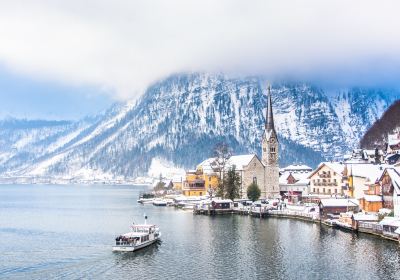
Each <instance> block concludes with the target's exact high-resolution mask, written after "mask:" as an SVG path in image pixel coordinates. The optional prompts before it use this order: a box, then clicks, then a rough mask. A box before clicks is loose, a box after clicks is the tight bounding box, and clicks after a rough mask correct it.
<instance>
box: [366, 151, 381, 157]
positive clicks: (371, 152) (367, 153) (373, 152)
mask: <svg viewBox="0 0 400 280" xmlns="http://www.w3.org/2000/svg"><path fill="white" fill-rule="evenodd" d="M363 152H364V155H366V156H369V157H371V156H375V150H364V151H363ZM378 155H380V156H382V155H383V151H382V150H378Z"/></svg>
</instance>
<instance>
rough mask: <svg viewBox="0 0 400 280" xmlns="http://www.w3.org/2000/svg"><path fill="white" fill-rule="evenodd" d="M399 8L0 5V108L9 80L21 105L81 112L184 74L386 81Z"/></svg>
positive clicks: (153, 2) (74, 1)
mask: <svg viewBox="0 0 400 280" xmlns="http://www.w3.org/2000/svg"><path fill="white" fill-rule="evenodd" d="M399 12H400V1H398V0H396V1H385V0H381V1H369V0H360V1H358V0H351V1H348V0H346V1H345V0H343V1H341V0H335V1H329V0H324V1H321V0H308V1H307V0H279V1H267V0H260V1H251V0H247V1H244V0H243V1H235V0H201V1H200V0H199V1H190V0H168V1H165V0H143V1H133V0H112V1H102V0H86V1H84V0H68V1H57V0H48V1H44V0H32V1H29V0H24V1H18V0H12V1H3V0H0V75H2V77H3V78H2V79H3V84H7V85H8V87H7V90H5V89H4V87H2V85H1V83H0V99H3V102H1V101H2V100H0V110H2V112H3V115H4V113H5V112H6V111H7V108H6V107H4V105H1V103H5V102H4V100H8V101H9V103H8V104H11V103H12V102H14V103H15V104H17V103H18V100H17V99H16V98H15V97H13V95H14V94H13V92H14V88H13V86H12V81H13V80H15V81H16V83H18V84H21V83H25V82H26V83H27V84H29V86H30V87H31V88H32V92H30V91H29V88H27V89H26V91H25V90H24V96H25V97H26V98H27V100H28V99H29V98H36V99H37V100H40V98H42V100H43V102H44V103H45V102H46V100H47V99H46V98H44V99H43V95H42V96H41V95H40V94H39V93H38V92H40V90H35V89H43V88H45V91H46V92H47V93H48V94H54V96H55V97H54V100H55V102H54V104H57V100H60V101H62V100H63V98H64V97H65V98H66V100H70V101H71V100H74V101H73V102H77V103H80V104H81V103H82V102H83V103H85V102H92V104H91V106H88V112H90V111H91V110H97V109H99V108H102V107H104V106H105V105H106V104H108V103H111V102H112V101H113V100H126V99H130V98H137V97H138V96H140V94H142V93H143V90H144V89H145V88H146V87H147V86H148V85H149V84H150V83H152V82H154V81H156V80H158V79H161V78H163V77H166V76H168V75H170V74H172V73H176V72H184V71H213V72H225V73H228V74H240V75H264V76H267V77H270V78H271V79H274V78H275V79H279V78H282V77H285V78H287V77H290V78H292V79H297V80H308V81H316V82H320V83H325V84H329V85H333V86H340V87H343V86H353V85H360V86H364V85H365V86H396V87H398V86H399V84H400V81H399V77H400V75H399V74H400V16H399ZM4 80H6V81H4ZM87 89H90V90H88V91H87ZM68 96H69V99H68ZM88 96H89V97H88ZM19 98H21V97H19ZM88 100H89V101H88ZM90 100H91V101H90ZM68 102H69V101H68ZM73 102H72V103H71V104H73ZM97 104H98V107H96V106H97ZM44 105H45V104H44ZM72 106H73V105H72ZM89 107H90V108H91V109H90V108H89ZM82 108H83V107H82ZM82 110H83V111H85V110H84V108H83V109H82ZM56 111H57V110H56ZM21 112H22V113H24V111H23V109H21ZM21 112H20V113H21ZM26 114H28V115H30V112H26ZM0 117H1V114H0Z"/></svg>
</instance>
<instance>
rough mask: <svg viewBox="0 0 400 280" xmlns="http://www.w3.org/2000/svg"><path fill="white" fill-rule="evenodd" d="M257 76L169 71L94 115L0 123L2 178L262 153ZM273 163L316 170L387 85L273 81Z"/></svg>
mask: <svg viewBox="0 0 400 280" xmlns="http://www.w3.org/2000/svg"><path fill="white" fill-rule="evenodd" d="M266 85H267V82H266V80H265V79H263V78H259V77H250V78H229V77H227V76H224V75H214V74H199V73H193V74H181V75H174V76H171V77H169V78H167V79H165V80H163V81H160V82H158V83H156V84H154V85H152V86H150V87H149V88H148V90H147V91H146V92H145V93H144V94H143V96H142V97H141V98H140V99H139V100H138V101H137V102H133V101H132V102H127V103H125V104H116V105H114V106H113V107H112V108H110V109H109V110H108V111H107V112H106V113H104V114H102V115H99V116H97V117H96V118H87V119H85V120H82V121H80V122H65V123H55V124H49V125H45V124H43V126H40V127H39V128H29V127H28V128H18V127H13V126H10V127H9V128H7V129H3V128H1V132H0V135H1V137H2V139H7V140H4V141H6V142H7V144H6V145H4V147H3V146H2V149H1V150H0V164H1V167H0V172H1V173H2V174H3V176H5V174H7V176H28V177H50V178H53V177H59V178H60V177H64V178H75V179H76V178H78V179H79V178H82V179H93V178H94V179H101V180H103V179H104V180H107V179H121V180H126V179H127V178H134V177H136V176H139V175H142V174H145V173H146V172H147V170H148V168H149V167H150V164H151V162H152V159H153V158H164V159H165V160H168V161H171V162H174V163H175V164H176V165H177V166H180V167H186V168H193V167H194V166H195V164H196V163H199V162H201V161H202V160H203V159H204V158H206V157H209V156H210V155H211V153H212V148H213V146H214V145H215V144H216V143H218V142H220V141H225V142H227V143H228V144H229V145H230V146H231V147H232V148H233V150H234V151H235V152H236V153H248V152H256V153H259V152H260V139H261V135H262V131H263V125H264V119H265V106H266V95H265V91H266ZM272 96H273V103H274V117H275V126H276V128H277V131H278V134H279V136H280V145H281V156H280V163H281V165H282V166H283V165H286V164H290V163H293V162H302V163H306V164H309V165H312V166H315V165H316V164H317V163H318V162H319V161H321V160H323V159H324V158H334V157H339V156H341V155H342V154H343V153H344V152H347V151H349V150H350V149H352V148H353V147H355V146H357V143H358V141H359V139H360V138H361V136H362V135H363V133H364V132H365V131H366V129H367V128H368V127H369V126H370V125H371V124H372V123H373V122H374V121H375V120H376V119H377V118H379V117H380V116H381V115H382V113H383V112H384V110H385V109H386V108H387V107H388V106H389V105H390V104H391V103H392V102H393V101H394V100H395V99H396V98H397V97H399V96H400V95H399V93H398V92H393V91H387V90H366V89H358V88H355V89H345V90H344V89H340V90H333V91H332V90H329V91H326V90H324V89H322V88H318V87H315V86H311V85H308V84H303V83H281V84H273V85H272Z"/></svg>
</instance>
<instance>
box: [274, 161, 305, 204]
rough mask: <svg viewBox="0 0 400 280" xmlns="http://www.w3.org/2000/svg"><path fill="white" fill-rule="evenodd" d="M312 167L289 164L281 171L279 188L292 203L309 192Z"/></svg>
mask: <svg viewBox="0 0 400 280" xmlns="http://www.w3.org/2000/svg"><path fill="white" fill-rule="evenodd" d="M311 172H312V168H311V167H309V166H307V165H289V166H287V167H285V168H283V169H281V171H280V174H281V175H280V176H279V190H280V194H281V196H283V197H287V198H288V200H289V202H290V203H296V202H297V201H299V200H301V198H302V196H303V195H307V194H308V192H309V191H308V187H309V183H310V179H308V176H309V175H310V174H311Z"/></svg>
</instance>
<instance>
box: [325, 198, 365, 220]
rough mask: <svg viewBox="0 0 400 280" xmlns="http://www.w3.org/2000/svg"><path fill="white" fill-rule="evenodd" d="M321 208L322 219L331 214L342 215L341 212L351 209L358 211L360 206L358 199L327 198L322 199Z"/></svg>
mask: <svg viewBox="0 0 400 280" xmlns="http://www.w3.org/2000/svg"><path fill="white" fill-rule="evenodd" d="M319 209H320V210H319V213H320V217H321V219H327V218H328V215H329V214H333V215H340V213H345V212H349V211H352V212H358V211H359V209H360V207H359V204H358V201H357V200H356V199H347V198H338V199H335V198H327V199H321V201H320V203H319Z"/></svg>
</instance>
